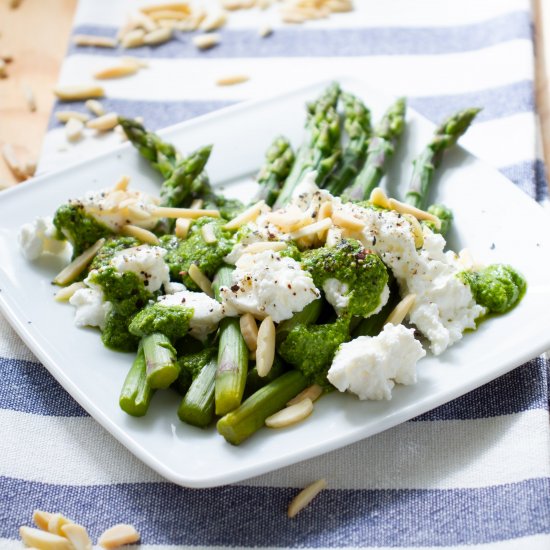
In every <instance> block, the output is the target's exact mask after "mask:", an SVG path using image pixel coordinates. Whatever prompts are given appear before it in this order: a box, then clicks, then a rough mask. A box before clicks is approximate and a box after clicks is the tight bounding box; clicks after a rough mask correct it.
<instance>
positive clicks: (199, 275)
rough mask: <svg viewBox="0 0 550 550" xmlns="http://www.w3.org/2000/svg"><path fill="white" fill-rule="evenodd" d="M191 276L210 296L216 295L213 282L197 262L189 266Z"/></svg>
mask: <svg viewBox="0 0 550 550" xmlns="http://www.w3.org/2000/svg"><path fill="white" fill-rule="evenodd" d="M188 273H189V277H191V279H192V280H193V282H194V283H195V284H196V285H197V286H198V287H199V288H200V289H201V290H202V291H203V292H204V293H205V294H207V295H208V296H210V298H213V297H214V292H213V290H212V283H211V282H210V280H209V279H208V277H207V276H206V275H205V274H204V273H203V272H202V271H201V270H200V269H199V267H198V266H197V265H196V264H191V265H190V266H189V272H188Z"/></svg>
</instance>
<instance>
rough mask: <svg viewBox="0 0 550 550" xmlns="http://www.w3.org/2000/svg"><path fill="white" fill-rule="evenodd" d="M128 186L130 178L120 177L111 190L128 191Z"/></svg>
mask: <svg viewBox="0 0 550 550" xmlns="http://www.w3.org/2000/svg"><path fill="white" fill-rule="evenodd" d="M128 185H130V177H129V176H122V177H121V178H120V179H119V180H118V181H117V182H116V183H115V185H114V186H113V189H114V190H115V191H126V190H127V189H128Z"/></svg>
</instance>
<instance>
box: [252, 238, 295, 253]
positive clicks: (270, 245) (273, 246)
mask: <svg viewBox="0 0 550 550" xmlns="http://www.w3.org/2000/svg"><path fill="white" fill-rule="evenodd" d="M286 247H287V243H285V242H282V241H265V242H263V241H262V242H259V243H252V244H249V245H247V246H246V248H244V249H243V253H244V254H259V253H260V252H265V251H266V250H272V251H273V252H279V251H281V250H284V249H285V248H286Z"/></svg>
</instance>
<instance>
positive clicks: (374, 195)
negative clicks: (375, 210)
mask: <svg viewBox="0 0 550 550" xmlns="http://www.w3.org/2000/svg"><path fill="white" fill-rule="evenodd" d="M369 201H370V202H371V203H372V204H374V205H375V206H380V207H381V208H389V207H390V203H389V199H388V196H387V195H386V193H384V190H383V189H381V188H380V187H375V188H374V189H373V190H372V191H371V194H370V197H369Z"/></svg>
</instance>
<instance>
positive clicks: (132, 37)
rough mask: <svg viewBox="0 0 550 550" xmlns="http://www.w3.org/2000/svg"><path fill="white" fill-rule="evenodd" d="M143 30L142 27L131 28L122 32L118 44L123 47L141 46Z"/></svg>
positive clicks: (143, 35) (143, 36)
mask: <svg viewBox="0 0 550 550" xmlns="http://www.w3.org/2000/svg"><path fill="white" fill-rule="evenodd" d="M144 38H145V31H144V30H143V29H133V30H131V31H130V32H127V33H126V34H124V35H123V36H122V37H121V39H120V44H121V46H122V47H123V48H139V47H140V46H143V43H144V42H143V39H144Z"/></svg>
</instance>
